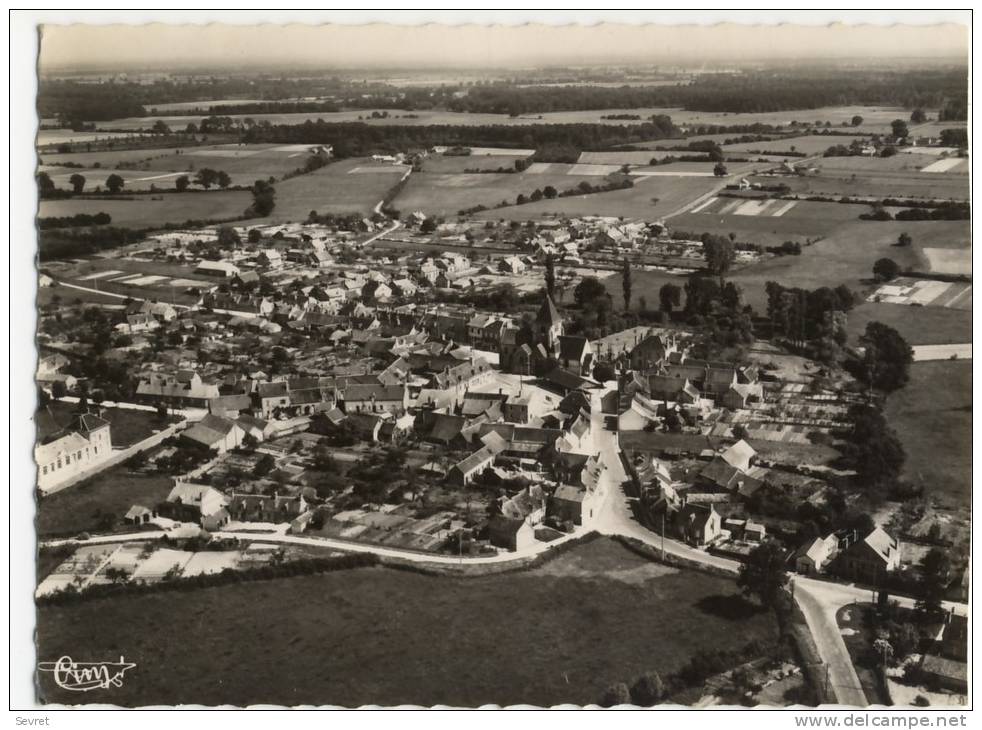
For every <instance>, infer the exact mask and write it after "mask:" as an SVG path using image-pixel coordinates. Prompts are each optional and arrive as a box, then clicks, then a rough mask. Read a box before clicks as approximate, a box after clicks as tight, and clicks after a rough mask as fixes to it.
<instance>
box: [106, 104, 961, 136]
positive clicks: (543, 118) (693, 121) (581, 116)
mask: <svg viewBox="0 0 982 730" xmlns="http://www.w3.org/2000/svg"><path fill="white" fill-rule="evenodd" d="M378 111H383V110H381V109H379V110H378ZM387 111H388V112H389V116H388V117H387V118H384V119H372V118H371V116H370V114H371V112H370V111H366V110H354V111H342V112H284V113H279V114H242V115H230V116H231V117H232V118H233V119H238V118H241V119H245V118H246V117H251V118H252V119H253V120H255V121H256V122H264V121H269V122H270V123H272V124H302V123H303V122H305V121H307V120H308V119H310V120H317V119H323V120H324V121H325V122H353V121H364V122H365V123H366V124H376V125H385V124H410V125H426V124H460V125H478V124H507V125H527V124H576V123H596V124H619V125H624V124H638V123H639V121H638V120H631V119H627V120H624V119H602V117H605V116H607V117H609V116H611V115H618V114H632V115H638V116H640V117H641V118H642V120H643V119H645V118H647V117H651V116H652V115H654V114H667V115H669V116H670V117H671V118H672V121H673V122H675V123H676V124H684V125H700V124H715V125H746V124H754V123H762V124H774V125H790V124H791V122H792V121H795V120H796V121H798V122H800V123H804V122H820V123H821V124H823V125H824V123H825V122H826V121H829V122H831V123H832V126H833V127H835V128H838V129H845V128H843V127H841V124H842V122H850V121H851V120H852V117H853V115H855V114H859V115H861V116H862V117H863V119H864V122H863V124H862V126H860V127H859V128H852V127H849V131H850V132H852V133H855V134H865V133H867V132H869V133H873V132H877V133H883V132H887V131H889V130H890V122H891V121H893V120H894V119H898V118H899V119H907V118H908V117H909V116H910V110H905V109H903V108H900V107H868V106H866V107H864V106H842V107H822V108H819V109H804V110H795V111H778V112H765V113H747V114H731V113H725V112H698V111H686V110H684V109H679V108H677V107H664V108H644V109H598V110H588V111H566V112H548V113H544V114H525V115H520V116H517V117H512V116H509V115H508V114H469V113H467V112H446V111H430V110H418V111H415V112H412V113H411V115H410V114H409V113H407V112H405V111H402V110H400V109H389V110H387ZM204 116H205V115H197V116H166V115H164V116H161V115H159V114H158V115H152V116H146V117H127V118H125V119H113V120H111V121H107V122H96V127H97V129H131V130H136V129H143V128H149V127H151V126H152V125H153V123H154V122H155V121H157V120H158V119H162V120H163V121H164V122H165V123H166V124H168V125H169V126H171V127H174V128H183V127H184V126H186V125H187V124H188V122H195V123H199V122H200V120H201V119H203V118H204ZM359 116H360V117H362V119H361V120H359V119H358V117H359ZM963 126H964V125H963Z"/></svg>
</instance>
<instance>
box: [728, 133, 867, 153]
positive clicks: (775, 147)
mask: <svg viewBox="0 0 982 730" xmlns="http://www.w3.org/2000/svg"><path fill="white" fill-rule="evenodd" d="M734 136H736V135H734ZM866 139H869V137H864V136H854V137H847V136H845V135H843V136H840V135H832V134H828V135H822V134H806V135H802V136H800V137H786V138H784V139H777V140H771V141H769V142H740V143H738V144H731V145H726V146H725V147H724V148H723V151H724V152H725V153H726V154H727V155H735V156H737V155H740V154H750V153H751V152H753V151H755V150H756V151H760V152H765V151H766V152H792V151H793V152H802V153H804V154H806V155H820V154H822V153H823V152H825V150H827V149H828V148H829V147H831V146H833V145H845V146H846V147H848V146H849V145H850V144H851V143H852V142H854V141H856V140H860V141H862V140H866ZM792 147H793V148H794V150H792V149H791V148H792Z"/></svg>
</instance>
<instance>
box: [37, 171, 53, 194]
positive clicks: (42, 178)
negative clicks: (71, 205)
mask: <svg viewBox="0 0 982 730" xmlns="http://www.w3.org/2000/svg"><path fill="white" fill-rule="evenodd" d="M37 183H38V195H39V196H40V197H42V198H47V197H50V196H51V194H52V193H54V192H55V183H54V180H52V179H51V175H49V174H48V173H46V172H39V173H38V174H37Z"/></svg>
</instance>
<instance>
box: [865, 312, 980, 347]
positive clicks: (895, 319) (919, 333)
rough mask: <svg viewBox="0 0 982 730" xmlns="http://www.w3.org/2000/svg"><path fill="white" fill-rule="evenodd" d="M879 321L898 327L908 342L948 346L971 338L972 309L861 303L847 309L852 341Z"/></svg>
mask: <svg viewBox="0 0 982 730" xmlns="http://www.w3.org/2000/svg"><path fill="white" fill-rule="evenodd" d="M874 321H875V322H882V323H883V324H886V325H889V326H891V327H893V328H894V329H895V330H897V331H898V332H899V333H900V334H901V335H902V336H903V337H904V339H905V340H907V342H908V343H910V344H911V345H949V344H960V343H963V342H971V341H972V312H971V311H966V310H963V309H946V308H944V307H905V306H903V305H900V304H885V303H882V302H879V303H878V302H863V303H862V304H860V305H859V306H858V307H856V308H855V309H853V310H852V311H851V312H849V321H848V325H847V327H846V330H847V332H848V333H849V339H850V341H851V342H855V341H856V339H858V338H859V336H860V335H862V333H863V331H864V330H865V329H866V325H867V323H869V322H874Z"/></svg>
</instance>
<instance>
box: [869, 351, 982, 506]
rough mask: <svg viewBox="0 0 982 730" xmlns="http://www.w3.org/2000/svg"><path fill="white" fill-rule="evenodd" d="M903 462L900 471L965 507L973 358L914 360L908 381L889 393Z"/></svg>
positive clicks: (969, 473) (952, 503) (969, 467)
mask: <svg viewBox="0 0 982 730" xmlns="http://www.w3.org/2000/svg"><path fill="white" fill-rule="evenodd" d="M886 416H887V418H888V419H889V422H890V425H891V426H893V428H895V429H896V430H897V433H898V435H899V436H900V439H901V441H902V442H903V444H904V450H905V451H906V452H907V463H906V464H905V466H904V473H903V476H904V478H905V479H907V480H908V481H910V482H911V483H913V484H919V485H922V486H923V487H924V488H925V491H926V492H927V493H928V494H930V495H938V496H940V497H941V498H942V499H944V501H946V502H948V503H949V505H950V506H951V507H954V508H959V509H961V508H965V507H967V506H968V505H969V504H970V503H971V495H972V363H971V362H965V361H962V362H948V361H946V360H940V361H937V362H917V363H914V364H913V365H912V366H911V369H910V382H909V383H908V384H907V385H906V386H905V387H904V388H902V389H901V390H899V391H897V392H895V393H893V394H891V395H890V396H889V397H888V398H887V404H886Z"/></svg>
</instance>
